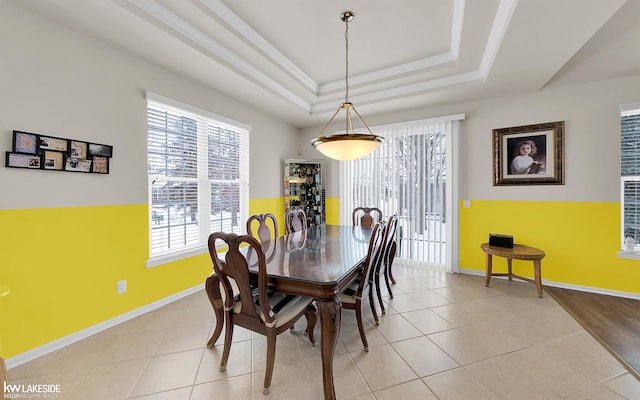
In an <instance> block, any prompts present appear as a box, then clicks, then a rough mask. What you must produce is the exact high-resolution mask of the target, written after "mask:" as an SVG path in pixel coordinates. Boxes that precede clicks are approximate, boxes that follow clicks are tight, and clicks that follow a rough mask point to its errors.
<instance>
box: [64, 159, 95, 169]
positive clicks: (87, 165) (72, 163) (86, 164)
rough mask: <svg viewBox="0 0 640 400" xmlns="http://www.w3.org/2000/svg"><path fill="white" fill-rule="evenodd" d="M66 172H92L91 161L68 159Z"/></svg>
mask: <svg viewBox="0 0 640 400" xmlns="http://www.w3.org/2000/svg"><path fill="white" fill-rule="evenodd" d="M64 170H65V171H73V172H91V160H85V159H82V158H74V157H68V158H67V162H66V163H65V167H64Z"/></svg>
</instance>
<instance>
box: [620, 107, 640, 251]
mask: <svg viewBox="0 0 640 400" xmlns="http://www.w3.org/2000/svg"><path fill="white" fill-rule="evenodd" d="M620 132H621V137H620V189H621V195H620V198H621V201H620V203H621V208H622V210H621V214H622V223H621V226H622V232H621V247H624V246H623V244H624V239H625V238H627V237H632V238H634V239H635V241H636V244H638V242H639V241H640V104H632V105H628V106H623V107H621V113H620ZM636 249H637V246H636Z"/></svg>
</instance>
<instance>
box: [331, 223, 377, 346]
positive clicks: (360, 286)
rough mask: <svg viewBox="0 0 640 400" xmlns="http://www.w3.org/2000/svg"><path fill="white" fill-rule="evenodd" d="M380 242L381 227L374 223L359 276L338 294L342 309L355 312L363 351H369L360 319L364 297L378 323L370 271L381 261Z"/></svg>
mask: <svg viewBox="0 0 640 400" xmlns="http://www.w3.org/2000/svg"><path fill="white" fill-rule="evenodd" d="M382 244H383V243H382V228H381V226H380V224H379V223H378V224H375V225H374V227H373V229H372V231H371V237H370V239H369V247H368V250H367V256H366V257H365V260H364V262H363V264H362V272H361V274H360V278H359V279H357V280H356V281H355V282H353V283H352V284H351V285H350V286H349V287H348V288H346V289H345V290H344V291H343V292H342V293H341V294H340V295H339V296H338V299H339V300H340V303H341V304H342V308H343V309H347V310H355V312H356V322H357V324H358V330H359V331H360V339H362V345H363V346H364V350H365V351H369V343H368V342H367V335H366V334H365V331H364V324H363V321H362V300H363V299H365V298H366V297H368V298H369V304H370V306H371V312H372V313H373V318H374V320H375V321H376V325H379V324H380V322H379V321H378V314H377V312H376V307H375V304H374V301H373V295H372V293H371V290H372V287H373V279H372V277H371V272H372V271H373V270H374V269H375V267H376V264H377V263H378V262H380V261H381V256H382Z"/></svg>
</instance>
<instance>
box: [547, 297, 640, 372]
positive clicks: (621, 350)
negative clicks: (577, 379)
mask: <svg viewBox="0 0 640 400" xmlns="http://www.w3.org/2000/svg"><path fill="white" fill-rule="evenodd" d="M545 290H546V291H547V293H549V294H550V295H551V296H552V297H553V298H554V299H555V300H556V301H557V302H558V303H560V305H562V306H563V307H564V308H565V309H566V310H567V312H569V314H571V315H572V316H573V317H574V318H575V319H576V320H577V321H578V322H579V323H580V325H582V327H583V328H584V329H585V330H586V331H587V332H589V333H590V334H591V335H592V336H593V337H594V338H595V339H596V340H598V341H599V342H600V343H601V344H602V345H603V346H604V347H605V348H606V349H607V350H609V352H611V354H613V356H614V357H616V358H617V359H618V360H619V361H620V362H621V363H622V364H623V365H624V366H625V367H627V369H628V370H629V372H630V373H631V374H633V375H634V376H635V377H636V378H637V379H639V380H640V300H633V299H627V298H623V297H615V296H607V295H602V294H595V293H587V292H580V291H576V290H569V289H560V288H555V287H549V286H545Z"/></svg>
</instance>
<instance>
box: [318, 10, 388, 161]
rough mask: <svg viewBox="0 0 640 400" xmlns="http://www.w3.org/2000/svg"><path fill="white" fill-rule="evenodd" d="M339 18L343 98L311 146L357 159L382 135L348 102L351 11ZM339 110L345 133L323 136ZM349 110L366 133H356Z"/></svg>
mask: <svg viewBox="0 0 640 400" xmlns="http://www.w3.org/2000/svg"><path fill="white" fill-rule="evenodd" d="M340 19H341V20H342V21H344V23H345V25H346V29H345V33H344V38H345V42H346V46H345V47H346V57H345V65H346V72H345V78H344V80H345V87H346V90H345V99H344V103H342V104H340V106H339V107H338V109H337V110H336V112H335V113H334V114H333V116H332V117H331V119H330V120H329V122H327V124H326V125H325V126H324V128H322V131H321V132H320V136H318V137H317V138H315V139H313V140H312V141H311V146H312V147H313V148H315V149H317V150H318V151H320V152H321V153H322V154H324V155H325V156H327V157H329V158H333V159H334V160H357V159H359V158H362V157H365V156H366V155H368V154H369V153H371V152H373V151H374V150H375V149H377V148H378V146H380V144H381V143H383V142H384V138H383V137H382V136H378V135H374V134H373V132H371V129H369V126H368V125H367V123H366V122H364V119H362V117H361V116H360V113H358V111H357V110H356V107H355V106H354V105H353V104H352V103H351V102H349V22H351V21H353V12H352V11H345V12H343V13H342V14H341V15H340ZM340 110H344V111H345V114H346V115H345V123H346V129H345V133H340V134H337V133H336V134H333V135H331V136H323V134H324V132H325V130H327V128H328V127H329V125H330V124H331V123H332V122H333V120H334V119H335V118H336V116H337V115H338V113H339V112H340ZM351 111H353V113H354V114H355V115H356V116H357V117H358V119H359V120H360V122H362V124H363V125H364V126H365V128H367V132H368V133H356V132H355V130H354V127H353V120H352V118H351Z"/></svg>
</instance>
